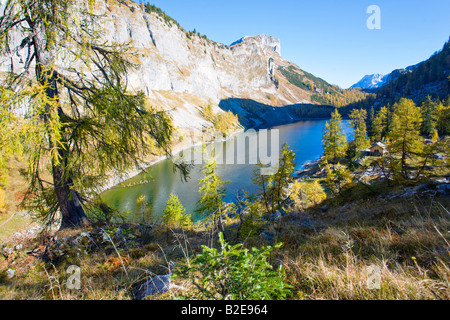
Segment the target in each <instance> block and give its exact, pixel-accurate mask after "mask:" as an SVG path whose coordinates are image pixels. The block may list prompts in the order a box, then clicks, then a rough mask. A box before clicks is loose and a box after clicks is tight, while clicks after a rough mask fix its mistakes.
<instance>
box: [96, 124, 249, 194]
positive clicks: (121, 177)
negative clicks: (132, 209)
mask: <svg viewBox="0 0 450 320" xmlns="http://www.w3.org/2000/svg"><path fill="white" fill-rule="evenodd" d="M244 130H245V129H239V130H236V131H234V132H233V133H232V134H231V135H230V136H229V137H227V138H222V139H217V140H213V141H209V142H207V143H204V142H202V141H197V142H195V141H194V142H193V143H190V144H189V145H182V146H178V148H175V149H174V150H173V152H172V154H171V156H168V155H164V156H160V157H158V158H157V159H155V160H153V161H150V162H149V163H145V164H143V165H142V166H141V167H140V168H136V169H133V170H129V171H127V172H124V173H122V174H113V175H112V176H111V177H110V178H109V179H108V181H107V182H106V183H105V184H103V185H102V186H101V187H98V188H97V189H96V193H97V194H102V193H104V192H106V191H108V190H111V189H114V188H115V187H118V186H119V185H120V184H121V183H124V182H126V181H128V180H130V179H133V178H135V177H136V176H138V175H140V174H141V173H142V172H143V171H144V170H146V169H148V168H151V167H152V166H154V165H156V164H158V163H160V162H162V161H165V160H167V159H169V158H170V157H175V156H177V155H178V154H180V153H181V152H183V151H186V150H189V149H191V148H196V147H200V146H202V145H203V144H206V145H210V144H212V143H216V142H225V141H227V140H229V139H231V138H232V137H234V136H235V135H236V134H238V133H240V132H243V131H244Z"/></svg>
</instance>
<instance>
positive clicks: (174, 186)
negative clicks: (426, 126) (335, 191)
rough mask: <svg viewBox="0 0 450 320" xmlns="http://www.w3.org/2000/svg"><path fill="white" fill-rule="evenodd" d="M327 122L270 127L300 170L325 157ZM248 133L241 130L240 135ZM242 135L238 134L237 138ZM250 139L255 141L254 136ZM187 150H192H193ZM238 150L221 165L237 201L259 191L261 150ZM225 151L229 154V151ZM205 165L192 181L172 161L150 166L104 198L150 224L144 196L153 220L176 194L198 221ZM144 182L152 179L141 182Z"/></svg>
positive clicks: (195, 168) (193, 172) (218, 147)
mask: <svg viewBox="0 0 450 320" xmlns="http://www.w3.org/2000/svg"><path fill="white" fill-rule="evenodd" d="M325 123H326V120H311V121H300V122H296V123H291V124H287V125H282V126H277V127H273V128H270V130H271V131H270V132H271V133H274V132H275V130H277V131H276V132H277V133H278V134H279V148H281V147H282V145H283V144H284V143H287V144H288V145H289V147H290V148H291V149H292V150H293V151H294V152H295V154H296V163H297V169H298V170H299V169H301V167H302V165H303V164H304V163H306V162H309V161H314V160H316V159H318V158H319V157H320V156H321V154H322V152H323V149H322V134H323V130H324V128H325ZM344 126H345V131H346V133H347V136H350V135H351V128H350V126H349V123H348V122H347V121H344ZM244 134H245V133H239V134H238V135H244ZM247 134H248V133H247ZM254 134H255V135H259V132H254ZM238 135H237V136H236V137H235V138H236V139H237V138H238ZM269 136H270V135H269ZM249 140H250V141H251V139H249ZM231 146H233V144H232V142H230V141H225V142H217V143H213V144H211V145H210V146H209V147H210V148H211V147H214V148H215V149H216V152H217V150H227V148H230V147H231ZM236 150H237V149H236ZM185 152H191V150H187V151H185ZM235 153H236V159H235V161H234V162H233V163H231V164H225V165H220V168H219V169H218V171H217V172H218V174H219V175H220V176H222V177H223V178H224V179H226V180H229V181H231V182H230V183H229V184H228V185H227V199H226V200H227V201H233V200H234V199H235V197H236V195H237V194H238V193H239V192H241V191H245V192H248V193H255V192H256V191H257V189H256V188H255V186H254V185H253V184H252V176H253V170H254V168H255V165H254V164H249V162H250V161H249V160H250V156H249V155H252V154H254V153H258V144H255V143H247V146H246V154H239V153H238V152H237V151H236V152H235ZM225 154H227V153H226V152H225ZM242 157H244V159H247V161H242V162H244V163H247V164H235V163H238V161H237V158H241V160H242ZM245 157H246V158H245ZM224 162H226V161H224ZM227 163H228V162H227ZM252 163H253V162H252ZM201 168H202V165H195V166H193V168H192V169H191V172H190V175H189V179H188V181H187V182H184V181H183V180H182V178H181V176H180V174H179V172H174V165H173V162H172V160H164V161H161V162H159V163H157V164H155V165H154V166H152V167H150V168H149V169H148V170H147V171H148V173H146V174H142V175H139V176H137V177H135V178H133V179H131V180H130V181H128V183H126V184H128V185H133V184H136V183H137V185H135V186H131V187H120V186H118V187H114V188H112V189H110V190H108V191H106V192H104V193H103V194H102V199H103V201H105V202H106V203H107V204H108V205H109V206H111V207H112V208H115V209H118V210H119V211H121V212H128V214H127V216H128V217H129V219H130V221H133V222H138V223H146V222H148V221H147V220H148V219H149V216H147V215H143V214H142V213H141V212H142V210H139V208H138V205H137V199H138V198H139V197H140V196H141V195H144V196H145V197H146V198H147V199H148V201H149V203H150V207H151V211H152V212H151V216H152V217H153V219H155V218H156V219H158V218H160V217H161V216H162V214H163V213H162V211H163V209H164V207H165V203H166V201H167V199H168V198H169V196H170V194H171V193H173V194H176V195H177V196H178V197H179V199H180V201H181V203H182V204H183V206H184V207H185V208H186V213H189V214H193V216H194V220H197V219H199V218H200V217H198V216H196V215H195V214H194V211H195V207H196V203H197V201H198V200H199V198H200V194H199V192H198V187H199V183H198V181H199V179H201V178H203V176H202V174H201V172H200V170H201ZM142 181H148V182H145V183H139V182H142Z"/></svg>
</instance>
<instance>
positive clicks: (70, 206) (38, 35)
mask: <svg viewBox="0 0 450 320" xmlns="http://www.w3.org/2000/svg"><path fill="white" fill-rule="evenodd" d="M30 27H32V29H33V31H34V37H33V45H34V49H35V54H36V75H37V81H38V82H39V84H41V85H43V86H45V88H46V89H45V93H46V96H47V97H48V99H49V101H55V102H56V103H58V102H59V94H58V85H57V79H56V74H55V72H54V70H53V64H54V58H53V56H52V53H51V50H50V49H49V48H48V47H47V40H46V33H45V25H44V24H43V23H31V24H30ZM52 107H53V108H54V106H51V105H50V104H47V105H46V106H45V113H44V114H43V121H44V123H45V125H46V127H47V133H48V134H49V142H48V143H49V148H50V150H52V149H53V148H54V144H53V142H52V139H51V138H50V136H51V130H52V128H50V117H52V116H53V115H52V114H51V112H50V110H51V108H52ZM58 116H59V117H60V119H59V120H60V121H61V122H63V121H66V120H67V117H64V113H63V111H62V108H61V106H58ZM61 130H64V123H63V128H62V129H61ZM62 136H63V137H64V132H63V133H62ZM57 153H58V155H59V157H60V158H59V162H57V161H55V160H52V171H53V172H52V173H53V183H54V188H55V194H56V198H57V201H58V207H59V209H60V211H61V216H62V223H61V227H60V228H61V229H65V228H73V227H78V226H83V225H85V224H86V223H87V218H86V214H85V212H84V210H83V207H82V206H81V203H80V199H79V196H78V194H77V192H76V191H75V190H74V189H73V180H72V178H71V176H70V175H69V173H68V172H67V168H66V164H67V163H68V159H69V157H70V152H69V146H68V144H67V143H65V147H64V146H58V147H57Z"/></svg>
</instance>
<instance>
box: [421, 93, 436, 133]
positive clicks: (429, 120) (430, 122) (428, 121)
mask: <svg viewBox="0 0 450 320" xmlns="http://www.w3.org/2000/svg"><path fill="white" fill-rule="evenodd" d="M421 108H422V118H423V122H422V128H421V131H420V133H421V134H422V135H424V136H431V135H433V133H434V132H435V129H436V108H435V103H434V102H433V101H432V100H431V97H430V96H427V97H426V98H425V101H424V102H423V103H422V105H421Z"/></svg>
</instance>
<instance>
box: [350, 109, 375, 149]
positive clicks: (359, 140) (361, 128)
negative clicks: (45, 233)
mask: <svg viewBox="0 0 450 320" xmlns="http://www.w3.org/2000/svg"><path fill="white" fill-rule="evenodd" d="M350 119H351V124H352V127H353V132H354V134H353V141H354V144H355V146H356V150H357V151H360V150H363V149H366V148H368V147H369V146H370V141H369V139H368V138H367V125H366V119H367V111H366V110H364V109H359V110H357V109H354V110H352V112H351V113H350Z"/></svg>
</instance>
